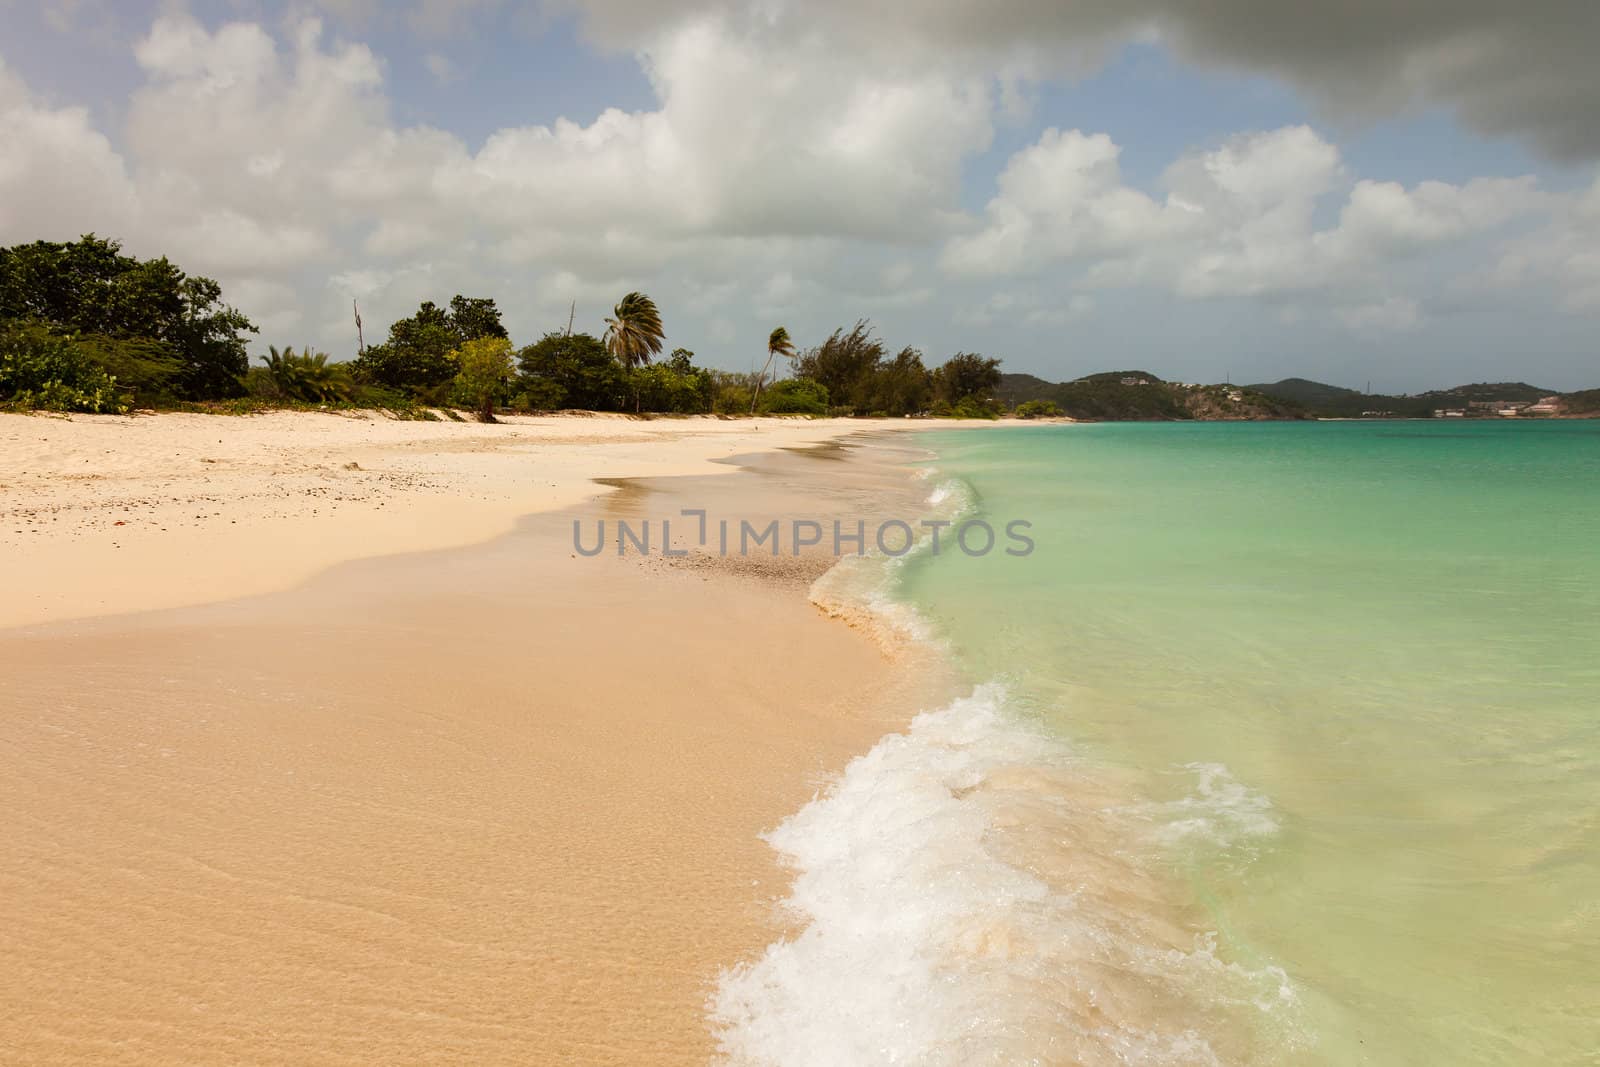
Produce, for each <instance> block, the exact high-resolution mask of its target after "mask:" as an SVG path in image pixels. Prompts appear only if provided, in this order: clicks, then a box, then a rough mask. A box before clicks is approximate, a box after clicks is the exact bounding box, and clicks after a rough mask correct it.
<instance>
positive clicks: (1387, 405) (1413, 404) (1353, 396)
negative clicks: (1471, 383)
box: [1250, 378, 1465, 419]
mask: <svg viewBox="0 0 1600 1067" xmlns="http://www.w3.org/2000/svg"><path fill="white" fill-rule="evenodd" d="M1250 388H1252V389H1254V390H1256V391H1258V392H1262V393H1265V394H1266V395H1268V396H1271V397H1277V398H1278V399H1279V400H1284V401H1287V402H1289V403H1292V404H1299V405H1300V406H1301V407H1303V408H1305V409H1306V410H1307V411H1309V412H1310V413H1311V414H1313V415H1318V416H1321V417H1323V418H1336V419H1357V418H1360V417H1361V416H1362V415H1365V414H1367V413H1369V412H1375V413H1379V414H1384V415H1394V416H1403V417H1405V416H1409V417H1416V418H1422V417H1424V416H1428V415H1432V414H1433V409H1434V408H1437V407H1446V406H1450V405H1446V404H1443V403H1441V402H1438V401H1435V400H1432V399H1427V398H1422V397H1411V396H1385V395H1383V394H1381V393H1363V392H1359V391H1357V390H1355V389H1344V388H1341V387H1339V386H1337V385H1328V384H1326V383H1324V382H1313V381H1311V380H1309V379H1306V378H1285V379H1283V381H1281V382H1266V383H1262V384H1260V385H1252V386H1251V387H1250ZM1461 403H1465V402H1464V401H1462V402H1461Z"/></svg>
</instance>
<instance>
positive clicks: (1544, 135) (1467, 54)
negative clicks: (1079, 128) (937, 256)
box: [548, 0, 1600, 161]
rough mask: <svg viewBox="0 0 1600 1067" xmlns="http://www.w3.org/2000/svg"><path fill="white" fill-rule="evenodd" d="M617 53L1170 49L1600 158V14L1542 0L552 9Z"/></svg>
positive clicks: (1343, 99)
mask: <svg viewBox="0 0 1600 1067" xmlns="http://www.w3.org/2000/svg"><path fill="white" fill-rule="evenodd" d="M548 6H549V7H550V8H551V9H553V10H559V11H577V12H578V13H580V14H581V16H582V18H583V19H584V20H585V24H586V26H587V27H588V30H589V32H590V33H591V35H592V36H593V37H594V38H595V39H597V40H598V41H600V42H602V43H608V44H611V45H613V46H619V47H634V46H637V45H639V44H641V43H643V42H645V41H647V40H648V39H649V38H650V37H651V36H652V35H654V34H656V33H658V32H660V31H661V30H662V29H663V28H664V27H666V26H667V25H670V24H671V23H673V22H675V21H678V20H681V19H683V18H686V17H692V16H693V15H695V14H697V13H698V14H703V13H710V12H715V13H720V14H723V15H727V16H733V17H736V18H738V19H741V20H748V21H749V22H751V23H755V24H764V25H766V26H767V27H769V28H770V30H771V32H772V33H773V34H774V35H775V36H778V37H783V36H794V35H796V34H802V33H805V32H808V31H816V32H822V33H826V34H828V35H830V36H831V37H834V38H835V39H837V41H838V42H839V44H840V45H841V47H848V48H849V49H850V50H852V51H879V52H882V51H888V50H893V51H906V50H911V49H923V50H926V51H927V52H928V53H929V54H930V61H937V62H940V63H944V64H951V63H960V62H961V61H962V60H963V58H964V57H967V58H974V59H979V60H981V61H983V62H988V63H993V62H994V61H995V59H996V58H997V56H1002V57H1005V58H1006V59H1008V60H1010V61H1012V62H1015V63H1018V64H1021V65H1022V66H1023V67H1024V68H1031V69H1032V70H1033V71H1035V72H1036V73H1038V74H1046V73H1059V72H1061V71H1062V70H1063V69H1071V68H1072V67H1073V66H1074V65H1077V64H1081V63H1082V62H1083V61H1084V60H1085V59H1088V58H1092V57H1094V56H1095V55H1096V54H1099V53H1103V50H1104V49H1105V48H1108V47H1111V46H1114V45H1117V44H1119V43H1122V42H1125V41H1128V40H1134V39H1140V40H1156V41H1160V42H1161V43H1163V44H1165V45H1167V46H1168V47H1170V48H1171V49H1172V50H1173V51H1175V52H1176V53H1177V54H1178V55H1179V56H1181V57H1182V58H1184V59H1185V60H1188V61H1190V62H1192V63H1195V64H1198V65H1201V66H1205V67H1211V68H1224V69H1233V70H1240V71H1249V72H1257V73H1263V74H1268V75H1271V76H1273V77H1276V78H1279V79H1282V80H1284V81H1286V82H1288V83H1289V84H1291V85H1293V86H1295V87H1296V88H1297V89H1299V90H1301V91H1303V92H1305V93H1306V94H1308V96H1310V97H1311V98H1312V99H1313V100H1314V101H1316V102H1317V104H1318V105H1319V106H1321V107H1322V108H1324V109H1326V111H1327V112H1328V113H1330V114H1333V115H1337V116H1339V117H1342V118H1353V119H1358V120H1359V119H1375V118H1381V117H1385V116H1390V115H1394V114H1397V113H1402V112H1404V111H1405V110H1406V109H1408V108H1416V107H1442V108H1445V109H1448V110H1449V111H1451V112H1452V113H1454V114H1455V115H1456V116H1457V117H1458V118H1459V119H1460V120H1461V121H1462V122H1463V123H1464V124H1465V125H1467V126H1468V127H1470V128H1472V129H1474V130H1476V131H1478V132H1480V133H1484V134H1488V135H1492V136H1505V137H1515V138H1518V139H1520V140H1522V141H1524V142H1526V143H1528V144H1529V145H1531V146H1532V147H1534V148H1535V149H1536V150H1538V151H1540V152H1542V153H1544V154H1545V155H1547V156H1549V157H1551V158H1554V159H1558V160H1562V161H1576V160H1585V159H1594V158H1600V121H1597V120H1596V118H1595V112H1596V109H1597V106H1600V63H1597V62H1596V61H1595V56H1596V54H1597V53H1600V3H1596V2H1595V0H1540V2H1538V3H1535V4H1528V5H1513V4H1508V3H1506V2H1505V0H1336V2H1329V3H1286V2H1284V0H1074V2H1071V3H1064V2H1062V0H989V2H987V3H981V4H974V3H971V2H970V0H886V2H881V3H871V4H863V3H860V2H859V0H805V2H804V3H803V4H802V3H797V2H792V0H791V2H790V3H787V4H785V3H779V4H776V5H773V4H767V5H756V6H753V7H752V6H747V5H746V4H743V3H736V2H731V0H676V2H674V0H548Z"/></svg>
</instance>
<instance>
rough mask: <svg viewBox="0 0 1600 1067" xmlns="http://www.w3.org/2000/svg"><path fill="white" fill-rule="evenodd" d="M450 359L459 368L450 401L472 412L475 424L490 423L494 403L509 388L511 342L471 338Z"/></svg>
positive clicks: (491, 337)
mask: <svg viewBox="0 0 1600 1067" xmlns="http://www.w3.org/2000/svg"><path fill="white" fill-rule="evenodd" d="M496 320H497V321H498V315H497V316H496ZM450 359H451V362H452V363H454V364H455V365H456V366H457V367H459V368H460V370H459V371H457V372H456V379H455V388H454V399H455V400H456V401H457V402H458V403H462V404H465V405H467V406H468V407H471V408H472V409H473V410H475V411H476V412H477V413H478V421H479V422H494V421H495V417H494V406H495V403H496V401H498V400H499V399H500V398H501V397H502V396H503V395H504V393H505V392H506V391H507V389H508V388H509V387H510V385H511V375H512V366H511V341H510V340H509V339H508V338H506V337H503V336H502V337H495V336H484V337H475V338H473V339H472V340H470V341H464V342H462V345H461V347H460V348H458V349H456V350H455V351H454V352H452V353H451V354H450Z"/></svg>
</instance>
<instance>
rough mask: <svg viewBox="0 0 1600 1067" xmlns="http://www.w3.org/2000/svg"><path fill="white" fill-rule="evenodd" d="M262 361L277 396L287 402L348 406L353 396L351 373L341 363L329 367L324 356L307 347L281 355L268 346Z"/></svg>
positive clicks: (291, 348)
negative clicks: (298, 401)
mask: <svg viewBox="0 0 1600 1067" xmlns="http://www.w3.org/2000/svg"><path fill="white" fill-rule="evenodd" d="M267 351H268V353H269V354H268V355H265V356H262V357H261V361H262V362H263V363H265V364H266V365H267V374H268V376H270V377H271V378H272V382H273V384H274V385H276V386H277V388H278V392H279V393H280V394H281V395H282V396H284V397H285V398H287V399H290V400H307V401H310V402H312V403H321V404H327V403H331V402H348V401H349V400H350V397H351V394H352V393H353V391H354V389H353V385H352V383H351V381H350V370H349V368H348V367H346V366H345V365H344V364H343V363H329V362H328V355H327V353H325V352H313V351H312V350H311V346H309V345H307V346H306V347H305V348H302V349H301V350H300V351H299V352H298V353H297V352H295V350H294V348H293V347H286V348H284V350H283V351H282V352H280V351H278V349H277V347H276V346H268V348H267Z"/></svg>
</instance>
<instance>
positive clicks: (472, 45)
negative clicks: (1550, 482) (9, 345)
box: [0, 0, 1600, 392]
mask: <svg viewBox="0 0 1600 1067" xmlns="http://www.w3.org/2000/svg"><path fill="white" fill-rule="evenodd" d="M1597 52H1600V4H1595V3H1594V2H1593V0H1538V2H1535V3H1531V4H1523V5H1512V4H1508V3H1505V2H1504V0H1345V2H1343V3H1340V4H1322V5H1299V4H1284V3H1282V2H1281V0H1207V2H1204V3H1196V2H1194V0H988V2H986V3H982V4H978V3H972V2H970V0H877V2H874V3H871V4H863V3H860V2H859V0H805V2H803V3H802V2H798V0H753V2H752V0H547V2H544V3H512V2H509V0H399V2H393V3H384V2H380V0H321V2H310V0H295V2H289V3H281V2H276V0H191V2H188V3H184V2H162V0H0V244H15V243H20V242H24V241H33V240H71V239H73V238H75V237H77V236H78V235H80V234H83V233H88V232H94V233H98V234H100V235H101V236H106V237H115V238H117V239H119V240H121V241H122V242H123V245H124V248H125V249H126V250H127V251H129V252H131V253H133V254H135V255H139V256H155V255H167V256H169V257H170V258H171V259H173V261H174V262H176V263H178V264H179V265H180V266H181V267H183V268H184V269H186V270H188V271H190V272H192V273H197V274H204V275H208V276H211V277H214V278H216V279H217V280H218V281H220V282H221V283H222V284H223V287H224V296H225V298H226V299H227V300H228V302H230V303H232V304H234V305H235V306H237V307H238V308H239V309H240V310H242V311H244V312H245V313H246V314H248V315H249V316H250V317H251V319H252V320H253V321H254V322H255V323H256V324H257V325H258V326H259V327H260V334H259V335H258V337H256V338H255V343H254V344H253V348H254V350H256V351H258V352H265V350H266V346H267V345H268V344H273V345H278V346H280V347H281V346H283V345H285V344H291V345H295V346H296V347H298V346H300V345H310V346H312V347H315V348H318V349H321V350H323V351H326V352H328V353H330V354H331V355H333V356H334V357H335V358H340V359H343V358H349V357H351V356H353V355H354V354H355V349H356V336H355V329H354V323H353V321H352V315H351V307H352V302H353V301H356V302H359V305H360V309H361V314H362V317H363V319H364V322H365V327H366V339H367V341H368V342H369V343H370V342H372V341H375V340H379V339H381V338H382V336H383V334H384V332H385V329H386V326H387V324H388V323H389V322H391V321H393V320H394V319H396V318H399V317H402V316H404V315H407V314H410V313H411V312H413V311H414V310H415V309H416V306H417V304H418V303H419V302H420V301H422V300H429V299H431V300H434V301H436V302H440V303H443V302H445V301H447V300H449V298H450V297H451V296H452V295H453V294H455V293H458V292H459V293H463V294H466V295H469V296H489V297H493V298H495V299H496V300H497V301H498V302H499V305H500V307H501V308H502V309H503V311H504V313H505V321H506V324H507V326H508V328H509V329H510V330H511V332H512V336H513V338H514V339H515V340H516V341H517V342H518V343H519V344H520V343H529V342H532V341H534V340H537V339H538V337H539V336H541V335H542V334H543V333H544V332H546V331H548V330H552V329H561V328H565V326H566V322H567V316H568V314H569V309H570V308H571V307H572V305H573V303H574V302H575V303H576V322H577V326H578V328H579V329H588V330H591V331H593V332H596V333H599V332H600V330H601V328H602V320H603V318H604V316H606V315H607V314H609V313H610V307H611V305H612V304H614V303H615V302H616V301H617V300H618V299H619V298H620V297H621V296H622V295H623V294H624V293H626V292H628V291H630V290H636V289H637V290H642V291H644V292H646V293H648V294H650V295H651V296H652V297H653V298H654V299H655V300H656V303H657V304H658V305H659V306H660V308H661V313H662V318H663V321H664V324H665V326H666V330H667V335H668V337H667V344H668V347H669V348H672V347H679V346H681V347H685V348H689V349H691V350H693V351H694V352H695V353H696V354H697V361H698V362H701V363H703V364H707V365H711V366H718V367H724V368H727V369H733V370H744V369H748V368H749V367H751V366H752V365H759V363H760V362H761V361H762V360H763V359H764V357H765V342H766V338H767V335H768V333H769V332H770V331H771V329H772V328H773V327H774V326H777V325H784V326H786V327H788V329H789V331H790V333H791V334H792V335H793V336H794V337H795V339H796V341H797V343H798V344H799V345H800V346H801V347H806V346H809V345H812V344H816V343H819V342H820V341H822V340H823V339H824V338H826V336H827V335H828V334H829V333H830V332H831V331H832V330H833V329H835V328H837V327H840V326H848V325H850V324H852V323H854V322H855V321H856V320H857V319H861V318H866V319H870V320H871V321H872V322H873V323H874V324H875V326H876V327H877V329H878V331H879V333H880V334H881V335H882V336H883V338H884V340H885V341H886V343H888V344H889V345H890V346H891V348H892V349H895V350H898V349H899V348H900V347H901V346H904V345H912V346H914V347H917V348H919V349H921V350H922V351H923V353H924V355H925V358H926V359H927V361H928V362H929V363H930V365H931V364H934V363H938V362H942V361H943V360H944V359H945V358H947V357H948V356H949V355H951V354H952V353H954V352H957V351H976V352H981V353H983V354H985V355H989V356H995V357H999V358H1001V359H1002V360H1003V361H1004V363H1003V366H1004V369H1006V370H1011V371H1024V372H1028V373H1033V374H1037V375H1040V376H1041V377H1045V378H1049V379H1052V380H1058V379H1067V378H1073V377H1077V376H1079V375H1082V374H1086V373H1090V372H1094V371H1099V370H1109V369H1129V368H1140V369H1144V370H1148V371H1151V372H1153V373H1155V374H1158V375H1160V376H1162V377H1164V378H1169V379H1174V380H1179V381H1223V380H1230V381H1234V382H1253V381H1273V380H1277V379H1279V378H1284V377H1290V376H1299V377H1308V378H1314V379H1317V380H1320V381H1326V382H1330V383H1333V384H1338V385H1344V386H1349V387H1354V388H1366V387H1367V385H1368V383H1370V384H1371V388H1372V389H1373V390H1374V391H1378V392H1410V391H1419V390H1423V389H1428V388H1436V387H1444V386H1449V385H1455V384H1461V383H1464V382H1471V381H1485V380H1488V381H1501V380H1525V381H1530V382H1533V383H1535V384H1538V385H1542V386H1546V387H1549V388H1552V389H1562V390H1567V389H1577V388H1589V387H1595V386H1600V331H1597V326H1600V118H1597V116H1600V64H1596V63H1594V62H1593V61H1592V57H1593V55H1594V54H1596V53H1597Z"/></svg>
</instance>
